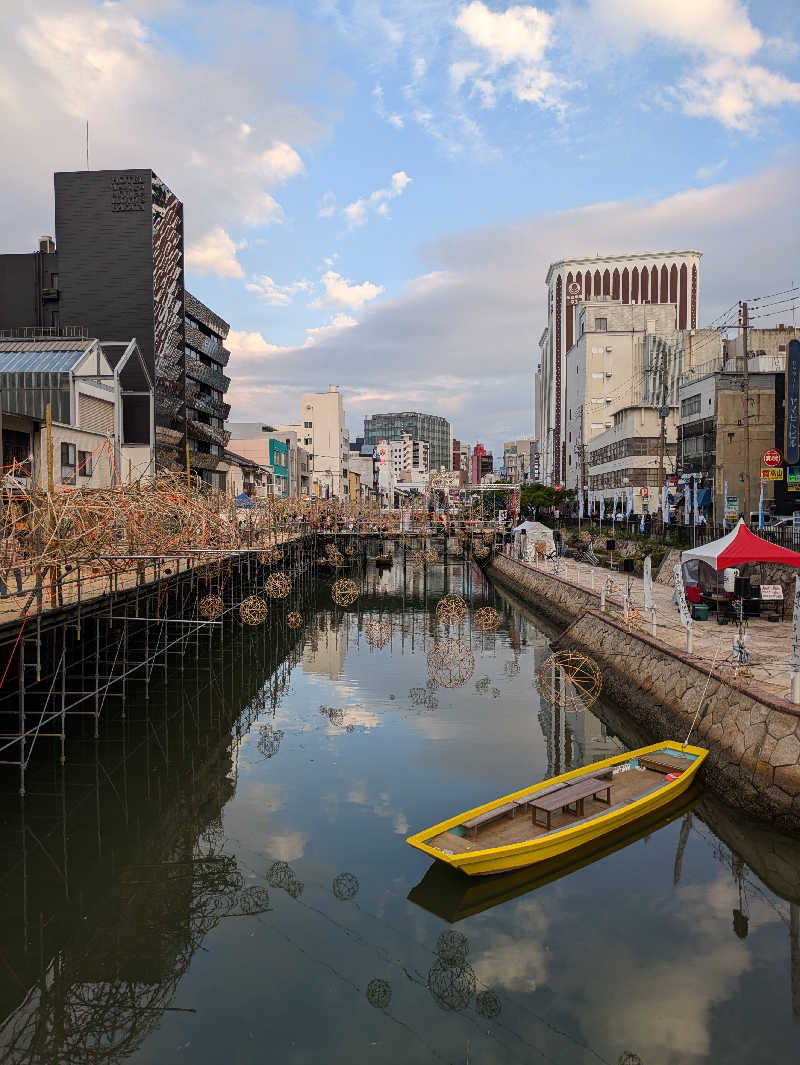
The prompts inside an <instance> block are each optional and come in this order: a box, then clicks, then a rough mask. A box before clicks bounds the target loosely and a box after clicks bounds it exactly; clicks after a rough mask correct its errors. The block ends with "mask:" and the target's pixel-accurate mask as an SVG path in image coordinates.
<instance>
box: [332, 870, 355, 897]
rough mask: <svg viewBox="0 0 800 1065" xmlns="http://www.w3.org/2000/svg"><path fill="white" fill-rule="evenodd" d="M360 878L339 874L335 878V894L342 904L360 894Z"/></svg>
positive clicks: (349, 874)
mask: <svg viewBox="0 0 800 1065" xmlns="http://www.w3.org/2000/svg"><path fill="white" fill-rule="evenodd" d="M358 887H359V884H358V877H356V876H353V874H352V873H339V875H338V876H336V877H334V878H333V894H334V895H335V896H336V898H337V899H340V900H341V901H342V902H347V901H348V900H349V899H354V898H355V897H356V895H357V894H358Z"/></svg>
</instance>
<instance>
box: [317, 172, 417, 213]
mask: <svg viewBox="0 0 800 1065" xmlns="http://www.w3.org/2000/svg"><path fill="white" fill-rule="evenodd" d="M410 184H411V178H410V177H409V176H408V174H407V173H406V172H405V170H398V171H396V173H394V174H392V176H391V179H390V181H389V184H388V185H387V186H386V188H383V189H375V191H374V192H371V193H370V194H369V196H363V197H362V198H361V199H360V200H354V201H353V202H352V203H348V204H347V206H346V207H343V208H342V210H341V212H340V213H341V215H342V217H343V218H344V219H345V220H346V221H347V223H348V225H350V226H351V227H356V226H363V225H364V224H365V223H366V221H367V218H368V215H369V212H370V211H373V212H376V213H378V214H380V215H383V217H384V218H388V217H389V210H388V204H387V202H386V201H387V200H394V199H397V197H398V196H402V195H403V193H404V192H405V191H406V189H407V188H408V186H409V185H410ZM331 213H333V212H331Z"/></svg>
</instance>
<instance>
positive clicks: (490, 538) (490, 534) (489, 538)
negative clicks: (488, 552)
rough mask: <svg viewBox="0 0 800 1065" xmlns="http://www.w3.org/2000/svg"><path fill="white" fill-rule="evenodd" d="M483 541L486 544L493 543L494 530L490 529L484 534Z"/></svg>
mask: <svg viewBox="0 0 800 1065" xmlns="http://www.w3.org/2000/svg"><path fill="white" fill-rule="evenodd" d="M483 542H484V543H485V544H493V543H494V533H493V532H488V531H487V532H485V533H484V534H483Z"/></svg>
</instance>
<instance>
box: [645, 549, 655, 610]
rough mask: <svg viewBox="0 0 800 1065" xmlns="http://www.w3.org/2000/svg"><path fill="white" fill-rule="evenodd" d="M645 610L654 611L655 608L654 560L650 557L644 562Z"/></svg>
mask: <svg viewBox="0 0 800 1065" xmlns="http://www.w3.org/2000/svg"><path fill="white" fill-rule="evenodd" d="M643 572H644V608H645V610H652V609H653V608H654V607H655V602H654V600H653V573H652V559H651V558H650V555H648V556H647V558H646V559H645V560H644V570H643Z"/></svg>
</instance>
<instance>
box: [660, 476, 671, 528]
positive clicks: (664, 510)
mask: <svg viewBox="0 0 800 1065" xmlns="http://www.w3.org/2000/svg"><path fill="white" fill-rule="evenodd" d="M661 514H662V517H663V518H664V524H665V525H669V488H668V487H667V486H666V485H664V487H663V488H662V489H661Z"/></svg>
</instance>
